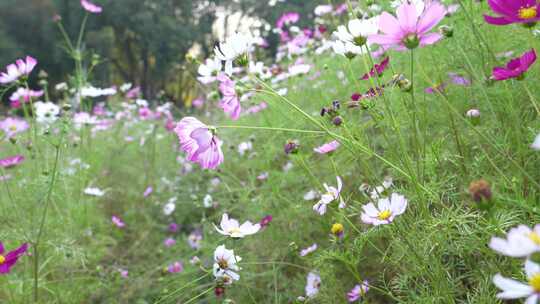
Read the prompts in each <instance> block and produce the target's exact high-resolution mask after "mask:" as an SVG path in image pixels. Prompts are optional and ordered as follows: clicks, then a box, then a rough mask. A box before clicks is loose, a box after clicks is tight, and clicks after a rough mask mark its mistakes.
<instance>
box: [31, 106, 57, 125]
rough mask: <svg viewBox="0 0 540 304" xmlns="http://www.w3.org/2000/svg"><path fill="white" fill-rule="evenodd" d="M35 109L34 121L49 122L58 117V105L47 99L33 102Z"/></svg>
mask: <svg viewBox="0 0 540 304" xmlns="http://www.w3.org/2000/svg"><path fill="white" fill-rule="evenodd" d="M34 107H35V109H36V121H37V122H38V123H42V124H51V123H53V122H55V121H56V120H57V119H58V114H60V107H59V106H57V105H55V104H54V103H52V102H50V101H47V102H43V101H38V102H35V103H34Z"/></svg>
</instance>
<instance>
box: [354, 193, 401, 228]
mask: <svg viewBox="0 0 540 304" xmlns="http://www.w3.org/2000/svg"><path fill="white" fill-rule="evenodd" d="M405 209H407V199H406V198H405V196H403V195H400V194H397V193H392V195H391V196H390V198H383V199H380V200H379V201H378V202H377V207H375V204H373V203H369V204H367V205H364V206H362V210H363V211H362V214H361V216H360V218H361V219H362V222H364V223H366V224H371V225H374V226H378V225H385V224H390V223H391V222H392V221H393V220H394V218H395V217H396V216H398V215H400V214H403V212H405Z"/></svg>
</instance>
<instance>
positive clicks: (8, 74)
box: [0, 56, 37, 84]
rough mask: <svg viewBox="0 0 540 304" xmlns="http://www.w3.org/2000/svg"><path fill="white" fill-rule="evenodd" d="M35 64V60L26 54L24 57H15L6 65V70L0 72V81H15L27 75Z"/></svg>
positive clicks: (6, 82) (4, 82)
mask: <svg viewBox="0 0 540 304" xmlns="http://www.w3.org/2000/svg"><path fill="white" fill-rule="evenodd" d="M36 65H37V60H36V59H34V58H32V57H30V56H26V59H25V60H23V59H17V61H15V63H12V64H10V65H8V66H7V67H6V71H5V72H2V73H0V83H2V84H8V83H12V82H14V81H16V80H17V79H19V78H20V77H22V76H28V75H30V73H31V72H32V70H33V69H34V67H35V66H36Z"/></svg>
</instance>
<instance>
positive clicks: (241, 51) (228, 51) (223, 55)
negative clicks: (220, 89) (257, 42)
mask: <svg viewBox="0 0 540 304" xmlns="http://www.w3.org/2000/svg"><path fill="white" fill-rule="evenodd" d="M252 45H253V38H252V37H251V35H247V34H241V33H236V34H234V35H232V36H231V37H229V38H228V39H226V40H225V41H224V42H221V43H219V44H218V45H216V47H215V48H214V53H215V54H216V58H217V59H219V60H222V61H225V73H227V75H229V76H231V75H232V73H233V61H235V60H237V59H239V58H241V60H242V61H244V62H243V63H244V64H247V63H248V61H247V60H248V58H247V57H248V54H249V52H250V51H251V47H252Z"/></svg>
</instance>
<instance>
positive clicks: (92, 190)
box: [84, 187, 105, 197]
mask: <svg viewBox="0 0 540 304" xmlns="http://www.w3.org/2000/svg"><path fill="white" fill-rule="evenodd" d="M84 194H86V195H90V196H97V197H101V196H103V195H105V191H103V190H101V189H99V188H97V187H87V188H86V189H84Z"/></svg>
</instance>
